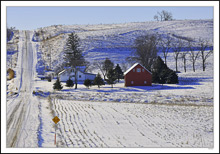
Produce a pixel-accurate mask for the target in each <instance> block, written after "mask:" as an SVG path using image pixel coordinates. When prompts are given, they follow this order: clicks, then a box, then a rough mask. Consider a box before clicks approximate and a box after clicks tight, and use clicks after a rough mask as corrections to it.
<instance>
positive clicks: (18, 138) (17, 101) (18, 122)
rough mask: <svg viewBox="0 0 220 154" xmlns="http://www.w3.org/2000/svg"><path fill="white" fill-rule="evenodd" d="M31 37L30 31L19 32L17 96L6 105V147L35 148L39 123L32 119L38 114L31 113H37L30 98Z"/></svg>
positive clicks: (35, 101)
mask: <svg viewBox="0 0 220 154" xmlns="http://www.w3.org/2000/svg"><path fill="white" fill-rule="evenodd" d="M31 36H32V32H30V31H20V38H19V42H20V44H19V45H21V47H20V49H22V50H21V51H19V58H18V61H19V62H18V64H19V65H20V66H18V68H19V71H18V72H17V78H18V79H19V80H20V86H19V87H18V96H17V97H16V98H14V99H13V100H12V101H10V102H9V103H8V104H7V125H6V126H7V144H6V145H7V147H37V144H36V143H37V129H38V128H37V127H38V125H39V122H38V121H36V119H38V117H34V116H36V115H38V114H33V113H34V112H38V111H37V110H36V109H37V105H38V101H37V99H36V98H34V97H33V96H32V91H33V90H32V88H33V84H34V80H33V76H34V73H35V72H34V71H35V69H34V67H33V66H34V65H33V62H34V58H36V57H33V44H32V41H31V39H32V37H31ZM35 99H36V100H35ZM28 138H32V139H28ZM30 141H33V143H32V142H30ZM28 145H29V146H28Z"/></svg>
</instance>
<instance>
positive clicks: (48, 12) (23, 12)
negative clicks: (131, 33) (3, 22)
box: [7, 7, 213, 30]
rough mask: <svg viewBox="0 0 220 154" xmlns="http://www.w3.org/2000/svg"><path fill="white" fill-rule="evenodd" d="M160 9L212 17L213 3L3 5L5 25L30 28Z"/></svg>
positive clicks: (132, 17) (147, 14) (134, 18)
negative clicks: (105, 5)
mask: <svg viewBox="0 0 220 154" xmlns="http://www.w3.org/2000/svg"><path fill="white" fill-rule="evenodd" d="M162 10H166V11H169V12H171V13H172V14H173V18H174V19H177V20H184V19H213V7H7V25H8V26H9V27H10V26H13V27H16V28H17V29H21V30H28V29H30V30H31V29H36V28H39V27H45V26H50V25H55V24H65V25H72V24H100V23H102V24H111V23H125V22H144V21H153V20H154V19H153V17H154V15H155V14H156V13H157V12H158V11H159V12H160V11H162Z"/></svg>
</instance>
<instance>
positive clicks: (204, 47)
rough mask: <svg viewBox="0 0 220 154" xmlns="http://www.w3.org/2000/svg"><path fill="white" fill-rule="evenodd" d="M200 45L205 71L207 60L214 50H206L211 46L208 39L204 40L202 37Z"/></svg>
mask: <svg viewBox="0 0 220 154" xmlns="http://www.w3.org/2000/svg"><path fill="white" fill-rule="evenodd" d="M199 45H200V46H199V48H200V53H201V57H202V69H203V71H205V68H206V60H207V58H208V57H209V56H210V55H211V54H212V53H213V50H209V51H206V50H207V49H208V47H209V46H210V45H209V42H208V40H203V39H201V38H200V39H199Z"/></svg>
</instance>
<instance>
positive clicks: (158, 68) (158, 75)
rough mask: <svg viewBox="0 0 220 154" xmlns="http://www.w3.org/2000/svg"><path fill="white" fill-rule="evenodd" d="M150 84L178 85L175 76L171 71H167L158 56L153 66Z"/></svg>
mask: <svg viewBox="0 0 220 154" xmlns="http://www.w3.org/2000/svg"><path fill="white" fill-rule="evenodd" d="M152 82H153V83H160V84H165V83H168V84H176V83H178V76H177V74H176V73H175V72H174V71H173V70H171V69H169V68H168V67H167V65H166V64H165V63H164V62H163V60H162V59H161V58H160V57H159V56H158V57H157V59H156V61H155V62H154V64H153V71H152Z"/></svg>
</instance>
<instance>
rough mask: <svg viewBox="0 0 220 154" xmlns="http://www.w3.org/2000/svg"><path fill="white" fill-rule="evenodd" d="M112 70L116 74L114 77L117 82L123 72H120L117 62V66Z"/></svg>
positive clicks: (121, 77)
mask: <svg viewBox="0 0 220 154" xmlns="http://www.w3.org/2000/svg"><path fill="white" fill-rule="evenodd" d="M114 71H115V75H116V77H117V79H118V82H119V79H123V78H124V76H123V72H122V70H121V67H120V66H119V64H117V66H116V67H115V69H114Z"/></svg>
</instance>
